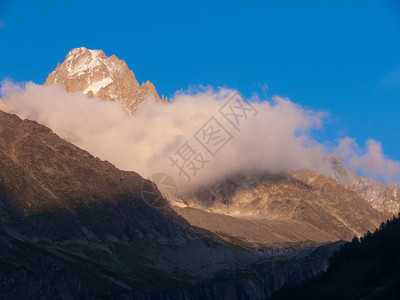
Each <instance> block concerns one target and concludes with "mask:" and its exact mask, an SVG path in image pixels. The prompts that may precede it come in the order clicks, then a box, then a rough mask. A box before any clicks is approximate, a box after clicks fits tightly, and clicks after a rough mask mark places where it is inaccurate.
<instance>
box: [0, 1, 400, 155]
mask: <svg viewBox="0 0 400 300" xmlns="http://www.w3.org/2000/svg"><path fill="white" fill-rule="evenodd" d="M0 20H1V21H0V40H1V44H0V78H4V77H9V78H12V79H14V80H15V81H29V80H32V81H34V82H36V83H43V82H44V81H45V79H46V76H47V74H48V73H49V72H51V71H52V70H53V69H54V68H55V67H56V64H57V62H62V61H63V60H64V57H65V55H66V54H67V53H68V51H69V50H70V49H72V48H75V47H80V46H85V47H87V48H91V49H103V50H104V51H105V52H106V54H107V55H111V54H116V55H117V56H118V57H119V58H121V59H124V60H125V61H126V62H127V64H128V66H129V67H130V68H131V69H132V70H133V71H134V73H135V74H136V77H137V79H138V80H139V81H145V80H150V81H152V82H154V84H155V86H156V88H157V90H158V92H159V94H164V95H171V94H173V93H174V92H175V91H176V90H179V89H186V88H187V87H189V86H190V85H197V84H203V85H204V84H211V85H213V86H215V87H217V86H226V87H231V88H236V89H238V90H239V91H241V92H242V93H243V94H244V95H245V96H249V95H251V93H252V92H253V91H255V92H258V93H260V94H262V91H261V87H262V86H263V85H264V84H265V83H266V84H268V86H269V88H270V90H269V94H268V95H269V96H271V95H274V94H278V95H281V96H287V97H289V98H290V99H291V100H292V101H295V102H297V103H299V104H301V105H303V106H306V107H309V108H313V109H323V110H327V111H329V112H330V113H331V116H330V118H329V122H330V124H328V125H326V127H325V129H324V130H323V131H322V132H321V133H320V136H319V137H318V138H319V139H321V140H333V139H335V138H338V137H344V136H350V137H356V138H357V141H358V142H359V143H360V144H361V145H363V143H364V141H365V140H367V139H368V138H374V139H376V140H379V141H381V142H382V144H383V147H384V152H385V153H386V154H388V155H389V156H390V157H391V158H392V159H400V152H399V151H398V150H399V149H400V139H399V137H400V134H399V128H400V126H399V119H400V108H399V104H400V101H399V100H400V4H399V3H398V1H395V0H376V1H369V0H362V1H361V0H354V1H348V0H347V1H342V0H335V1H316V0H315V1H306V0H305V1H240V2H239V1H208V0H205V1H204V0H203V1H114V2H111V1H25V0H24V1H23V0H14V1H7V0H0Z"/></svg>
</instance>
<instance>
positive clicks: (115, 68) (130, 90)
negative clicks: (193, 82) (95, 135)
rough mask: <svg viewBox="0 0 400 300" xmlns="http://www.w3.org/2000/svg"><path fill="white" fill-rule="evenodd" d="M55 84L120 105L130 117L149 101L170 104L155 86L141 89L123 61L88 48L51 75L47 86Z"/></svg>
mask: <svg viewBox="0 0 400 300" xmlns="http://www.w3.org/2000/svg"><path fill="white" fill-rule="evenodd" d="M54 83H58V84H61V85H63V86H64V87H65V88H66V90H67V91H79V92H83V93H85V94H87V95H88V96H89V97H94V96H96V97H99V98H101V99H104V100H112V101H119V102H121V103H122V104H123V105H124V106H125V108H126V110H127V111H128V112H129V113H133V112H135V111H136V110H137V109H138V107H139V106H140V105H141V104H142V103H143V102H144V101H146V99H147V97H152V98H154V99H155V100H156V101H164V102H166V101H167V99H164V96H163V97H162V99H160V97H159V96H158V94H157V92H156V89H155V87H154V85H153V84H152V83H151V82H149V81H147V82H146V83H142V85H139V83H138V82H137V80H136V78H135V75H134V74H133V72H132V71H131V70H129V68H128V66H127V65H126V63H125V62H124V61H123V60H119V59H118V58H117V57H116V56H115V55H111V57H107V56H106V55H105V53H104V52H103V51H102V50H89V49H86V48H85V47H81V48H76V49H72V50H71V51H70V52H69V53H68V54H67V56H66V57H65V61H64V62H63V63H61V64H58V65H57V68H56V69H55V70H54V71H53V72H51V73H50V74H49V76H48V77H47V80H46V82H45V84H44V85H49V84H54Z"/></svg>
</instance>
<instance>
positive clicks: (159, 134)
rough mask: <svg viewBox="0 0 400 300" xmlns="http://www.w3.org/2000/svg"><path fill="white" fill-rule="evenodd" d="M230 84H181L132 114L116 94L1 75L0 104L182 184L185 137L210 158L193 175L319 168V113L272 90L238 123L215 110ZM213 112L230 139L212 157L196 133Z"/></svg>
mask: <svg viewBox="0 0 400 300" xmlns="http://www.w3.org/2000/svg"><path fill="white" fill-rule="evenodd" d="M234 92H235V91H233V90H229V89H220V90H218V91H215V90H213V89H211V88H203V89H202V91H200V92H199V91H195V90H191V91H190V92H187V91H186V92H182V91H181V92H178V93H177V94H176V95H175V97H174V99H173V101H172V102H173V103H171V104H168V105H165V104H160V103H155V102H154V101H147V103H146V104H145V105H144V106H143V107H142V108H141V109H140V110H139V111H138V112H137V114H136V115H135V116H134V117H130V116H129V115H128V114H127V113H126V112H125V111H124V109H123V108H122V106H121V105H120V104H119V103H117V102H110V101H102V100H99V99H89V98H87V97H86V96H85V95H83V94H82V93H79V92H75V93H68V92H66V91H65V90H64V89H63V88H61V87H60V86H57V85H53V86H40V85H36V84H33V83H28V84H27V85H26V87H25V89H23V88H22V87H20V86H14V85H12V84H10V83H9V82H6V83H3V86H2V93H3V95H4V94H5V95H11V96H10V98H9V99H6V100H4V101H3V102H2V103H0V109H2V110H4V111H7V112H10V113H16V114H17V115H19V116H20V117H21V118H26V119H31V120H35V121H37V122H39V123H41V124H44V125H46V126H48V127H50V128H51V129H52V130H53V131H54V132H55V133H57V134H58V135H60V136H61V137H62V138H64V139H66V140H68V141H70V142H72V143H74V144H76V145H78V146H79V147H81V148H83V149H85V150H88V151H89V152H91V153H92V154H94V155H96V156H99V157H100V158H102V159H105V160H108V161H110V162H112V163H114V164H115V165H116V166H117V167H119V168H121V169H125V170H133V171H136V172H138V173H140V174H141V175H143V176H148V175H150V174H152V173H154V172H159V171H162V172H166V173H169V174H171V175H172V176H173V177H174V178H175V179H176V180H177V181H179V182H180V183H182V184H183V182H184V181H186V178H185V177H183V176H178V173H179V172H178V169H177V168H176V167H171V161H170V160H169V157H172V158H174V157H173V156H174V153H175V152H176V151H177V150H178V149H179V147H180V146H181V145H182V144H184V143H185V141H189V143H190V145H191V146H193V147H195V148H197V149H198V151H201V152H202V153H203V155H204V157H205V159H207V160H210V162H209V163H207V164H206V165H205V167H204V170H199V171H198V172H197V174H196V176H195V177H193V179H192V185H193V184H204V183H208V182H213V181H216V180H219V179H222V178H223V177H224V176H226V175H229V174H233V173H235V172H239V171H240V172H243V171H246V172H250V171H255V170H260V171H261V170H269V171H272V172H279V171H285V170H287V169H293V170H297V169H299V168H303V167H306V168H318V167H319V165H320V164H321V163H322V158H323V155H324V153H323V147H322V146H321V145H320V144H318V143H317V142H315V141H314V140H312V139H311V138H310V137H309V133H310V130H312V129H313V128H318V127H319V126H320V125H321V123H322V122H321V117H322V115H321V114H320V113H319V112H313V111H308V110H305V109H303V108H302V107H301V106H299V105H297V104H294V103H292V102H291V101H290V100H289V99H285V98H280V97H274V98H273V100H272V101H271V102H267V101H265V102H257V103H253V105H254V107H255V108H256V110H257V111H258V114H257V116H256V117H253V118H249V120H248V121H246V122H245V123H243V126H242V127H241V128H240V130H241V131H240V132H238V131H236V130H235V129H234V128H233V127H232V126H231V125H230V124H229V123H228V122H227V121H226V120H225V119H224V118H223V117H222V116H221V115H220V114H219V111H218V110H219V108H220V107H221V106H222V104H223V103H225V101H226V99H227V97H229V96H230V95H232V94H233V93H234ZM212 116H214V117H216V118H217V119H218V120H219V121H220V122H221V124H223V126H224V127H225V128H227V129H228V130H229V131H230V132H231V134H232V135H233V136H234V139H233V140H231V141H230V142H229V143H228V144H227V145H225V146H224V147H223V148H222V150H221V151H220V152H218V154H217V155H216V157H215V158H214V157H212V156H210V155H209V154H208V153H207V151H205V150H204V149H203V148H202V146H201V145H200V144H199V143H198V142H197V141H196V140H195V139H194V138H193V134H194V133H195V132H196V131H197V130H198V129H199V128H201V126H202V125H203V124H204V123H205V122H206V121H207V120H208V119H209V118H210V117H212Z"/></svg>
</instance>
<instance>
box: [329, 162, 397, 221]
mask: <svg viewBox="0 0 400 300" xmlns="http://www.w3.org/2000/svg"><path fill="white" fill-rule="evenodd" d="M325 161H326V162H327V163H328V165H329V166H330V168H329V170H331V172H330V174H328V175H329V176H331V177H332V178H335V179H336V180H337V181H338V182H340V183H341V184H343V185H345V186H346V187H348V188H349V189H351V190H354V191H357V192H359V193H360V195H361V196H362V197H363V198H364V199H366V200H367V201H368V202H370V203H371V205H372V206H373V207H374V208H376V209H378V210H379V211H386V212H390V213H392V214H394V215H396V214H397V213H398V212H399V211H400V185H399V184H395V183H389V184H383V183H380V182H378V181H375V180H373V179H371V178H368V177H362V176H359V175H357V174H356V173H355V172H353V171H350V170H349V169H348V168H346V167H345V165H344V164H343V162H342V161H341V160H340V159H339V158H338V157H337V156H336V155H334V154H332V155H328V156H327V157H326V158H325Z"/></svg>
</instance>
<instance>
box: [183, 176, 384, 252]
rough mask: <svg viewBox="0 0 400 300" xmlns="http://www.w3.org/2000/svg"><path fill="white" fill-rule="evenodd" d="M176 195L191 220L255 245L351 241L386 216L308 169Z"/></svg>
mask: <svg viewBox="0 0 400 300" xmlns="http://www.w3.org/2000/svg"><path fill="white" fill-rule="evenodd" d="M181 200H182V202H181V203H179V204H180V205H179V206H176V207H175V210H176V211H177V212H178V213H180V214H181V215H182V216H183V217H185V218H186V219H187V220H188V221H189V222H190V223H191V224H192V225H194V226H198V227H201V228H204V229H207V230H210V231H212V232H215V233H217V234H219V235H221V237H224V236H226V237H227V238H228V239H229V238H232V237H233V238H238V239H240V240H242V241H243V242H245V243H249V244H252V245H255V246H256V247H273V246H279V247H282V246H284V245H288V244H293V243H304V242H317V243H318V242H327V241H336V240H350V239H352V238H353V236H362V235H363V234H364V233H365V232H367V231H368V230H370V231H373V230H375V228H377V227H378V226H379V224H380V223H381V222H382V221H384V220H386V219H387V218H388V217H390V214H388V213H380V212H378V211H377V210H375V209H374V208H373V207H372V206H371V205H370V204H369V203H368V201H366V200H365V199H363V198H362V197H361V196H360V195H359V194H358V193H357V192H354V191H352V190H349V189H347V188H346V187H345V186H343V185H341V184H339V183H338V182H337V181H336V180H334V179H332V178H328V177H325V176H323V175H321V174H318V173H316V172H313V171H309V170H301V171H298V172H291V173H287V174H281V175H271V174H257V175H252V176H233V177H231V178H228V179H227V180H225V181H223V182H221V183H218V184H215V185H214V186H212V187H210V188H207V189H200V190H198V191H197V192H195V193H193V194H191V195H185V196H183V197H182V199H181Z"/></svg>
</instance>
